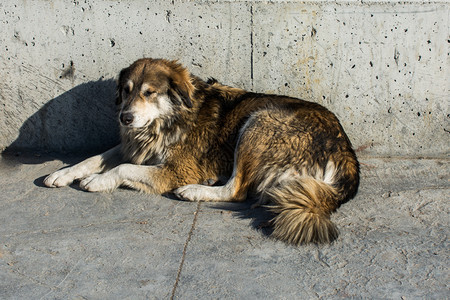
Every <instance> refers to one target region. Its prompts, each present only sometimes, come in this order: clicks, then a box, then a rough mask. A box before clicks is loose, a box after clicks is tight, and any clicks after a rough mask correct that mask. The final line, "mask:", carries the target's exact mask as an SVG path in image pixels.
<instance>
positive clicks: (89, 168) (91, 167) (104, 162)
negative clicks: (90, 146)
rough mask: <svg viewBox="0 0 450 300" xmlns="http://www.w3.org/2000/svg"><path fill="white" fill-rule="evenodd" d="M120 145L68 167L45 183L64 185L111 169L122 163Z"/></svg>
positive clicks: (51, 185)
mask: <svg viewBox="0 0 450 300" xmlns="http://www.w3.org/2000/svg"><path fill="white" fill-rule="evenodd" d="M120 160H121V154H120V145H118V146H116V147H114V148H112V149H110V150H108V151H106V152H104V153H102V154H99V155H96V156H93V157H91V158H88V159H86V160H84V161H82V162H80V163H78V164H76V165H73V166H71V167H67V168H64V169H61V170H58V171H56V172H53V173H52V174H50V175H48V176H47V177H46V178H45V179H44V184H45V185H46V186H48V187H63V186H67V185H69V184H71V183H72V182H73V181H74V180H77V179H82V178H84V177H86V176H88V175H91V174H93V173H100V172H103V171H105V170H108V169H111V168H112V167H114V166H117V165H118V164H119V163H120Z"/></svg>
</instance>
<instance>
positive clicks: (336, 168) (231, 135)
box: [44, 58, 359, 244]
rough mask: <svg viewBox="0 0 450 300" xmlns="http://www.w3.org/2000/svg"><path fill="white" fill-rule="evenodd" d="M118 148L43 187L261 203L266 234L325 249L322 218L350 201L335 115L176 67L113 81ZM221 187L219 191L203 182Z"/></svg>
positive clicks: (354, 183)
mask: <svg viewBox="0 0 450 300" xmlns="http://www.w3.org/2000/svg"><path fill="white" fill-rule="evenodd" d="M117 105H119V106H120V114H119V120H120V125H121V126H120V131H121V132H120V133H121V144H120V145H118V146H116V147H114V148H113V149H111V150H109V151H107V152H105V153H103V154H100V155H97V156H94V157H91V158H89V159H87V160H85V161H83V162H81V163H79V164H76V165H74V166H71V167H68V168H65V169H61V170H59V171H56V172H54V173H52V174H50V175H49V176H48V177H47V178H46V179H45V180H44V182H45V185H47V186H48V187H62V186H66V185H69V184H71V183H72V182H73V181H74V180H77V179H79V180H81V182H80V186H81V188H82V189H84V190H86V191H91V192H99V191H112V190H114V189H115V188H117V187H119V186H127V187H131V188H134V189H137V190H140V191H144V192H148V193H156V194H162V193H167V192H172V193H174V194H175V195H176V196H178V197H179V198H180V199H184V200H188V201H244V200H245V199H246V197H247V194H248V193H256V194H259V195H260V198H259V201H258V202H257V203H256V205H262V204H269V205H268V207H269V209H270V210H271V211H272V212H273V213H274V214H275V217H274V218H273V219H272V221H271V224H272V226H273V233H272V235H273V236H274V237H276V238H279V239H281V240H283V241H286V242H288V243H292V244H300V243H309V242H315V243H321V242H331V241H332V240H334V239H335V238H336V237H337V235H338V230H337V228H336V226H335V225H334V224H333V223H332V222H331V220H330V215H331V213H332V212H334V211H335V210H336V209H337V208H338V207H339V206H340V205H341V204H342V203H344V202H346V201H348V200H349V199H351V198H353V197H354V196H355V194H356V192H357V190H358V185H359V164H358V161H357V158H356V156H355V153H354V151H353V150H352V146H351V143H350V140H349V139H348V137H347V135H346V134H345V132H344V129H343V128H342V126H341V125H340V123H339V121H338V119H337V118H336V116H335V115H334V114H333V113H331V112H330V111H328V110H327V109H326V108H324V107H323V106H321V105H319V104H317V103H312V102H307V101H304V100H300V99H296V98H291V97H286V96H278V95H267V94H258V93H251V92H247V91H245V90H242V89H238V88H232V87H228V86H225V85H222V84H220V83H218V82H217V81H215V80H209V81H208V82H205V81H203V80H201V79H200V78H198V77H196V76H194V75H191V74H190V73H189V72H188V70H187V69H185V68H184V67H183V66H182V65H180V64H179V63H177V62H176V61H168V60H163V59H149V58H144V59H140V60H137V61H136V62H134V63H133V64H132V65H131V66H129V67H128V68H126V69H124V70H122V71H121V72H120V75H119V79H118V98H117ZM219 181H223V182H224V183H225V182H226V183H225V184H223V185H214V186H210V185H204V184H202V183H205V182H209V183H212V182H213V183H214V182H219Z"/></svg>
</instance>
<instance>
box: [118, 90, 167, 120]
mask: <svg viewBox="0 0 450 300" xmlns="http://www.w3.org/2000/svg"><path fill="white" fill-rule="evenodd" d="M172 112H173V106H172V103H171V102H170V100H169V97H168V96H167V95H158V96H156V98H155V99H154V102H150V101H145V102H140V103H139V105H134V106H132V108H131V109H130V110H128V111H125V112H123V113H131V114H132V115H133V122H132V123H131V124H130V126H131V127H134V128H140V127H144V126H147V125H149V124H151V123H152V122H153V121H154V120H155V119H158V118H161V117H164V116H167V115H170V114H171V113H172Z"/></svg>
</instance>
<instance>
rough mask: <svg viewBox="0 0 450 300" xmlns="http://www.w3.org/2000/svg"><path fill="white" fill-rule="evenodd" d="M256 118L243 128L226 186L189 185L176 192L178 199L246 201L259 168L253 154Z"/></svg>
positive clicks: (251, 119) (252, 118)
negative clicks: (256, 169) (256, 170)
mask: <svg viewBox="0 0 450 300" xmlns="http://www.w3.org/2000/svg"><path fill="white" fill-rule="evenodd" d="M256 118H257V117H255V116H253V117H250V118H249V120H248V121H247V122H246V123H245V125H244V126H243V127H242V128H241V131H240V135H239V139H238V142H237V146H236V150H235V155H234V167H233V173H232V175H231V177H230V179H229V180H228V182H227V183H226V184H225V185H223V186H206V185H201V184H189V185H186V186H182V187H180V188H178V189H176V190H174V191H173V192H174V194H175V195H176V196H177V197H178V198H180V199H183V200H188V201H206V202H209V201H211V202H219V201H223V202H240V201H244V200H245V199H246V197H247V192H248V189H249V186H250V184H251V182H252V178H253V177H254V173H255V168H257V167H259V165H258V164H255V161H257V160H254V157H255V155H253V154H252V151H253V150H254V146H255V143H254V141H255V139H254V133H255V131H254V130H253V129H252V128H254V127H255V126H256V125H257V124H256V122H255V119H256ZM252 136H253V137H252ZM263 146H264V145H263Z"/></svg>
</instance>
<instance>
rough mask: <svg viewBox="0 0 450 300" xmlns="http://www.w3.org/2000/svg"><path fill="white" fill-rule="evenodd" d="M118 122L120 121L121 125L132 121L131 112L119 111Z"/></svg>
mask: <svg viewBox="0 0 450 300" xmlns="http://www.w3.org/2000/svg"><path fill="white" fill-rule="evenodd" d="M120 122H122V124H123V125H130V124H131V123H133V114H131V113H121V114H120Z"/></svg>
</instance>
